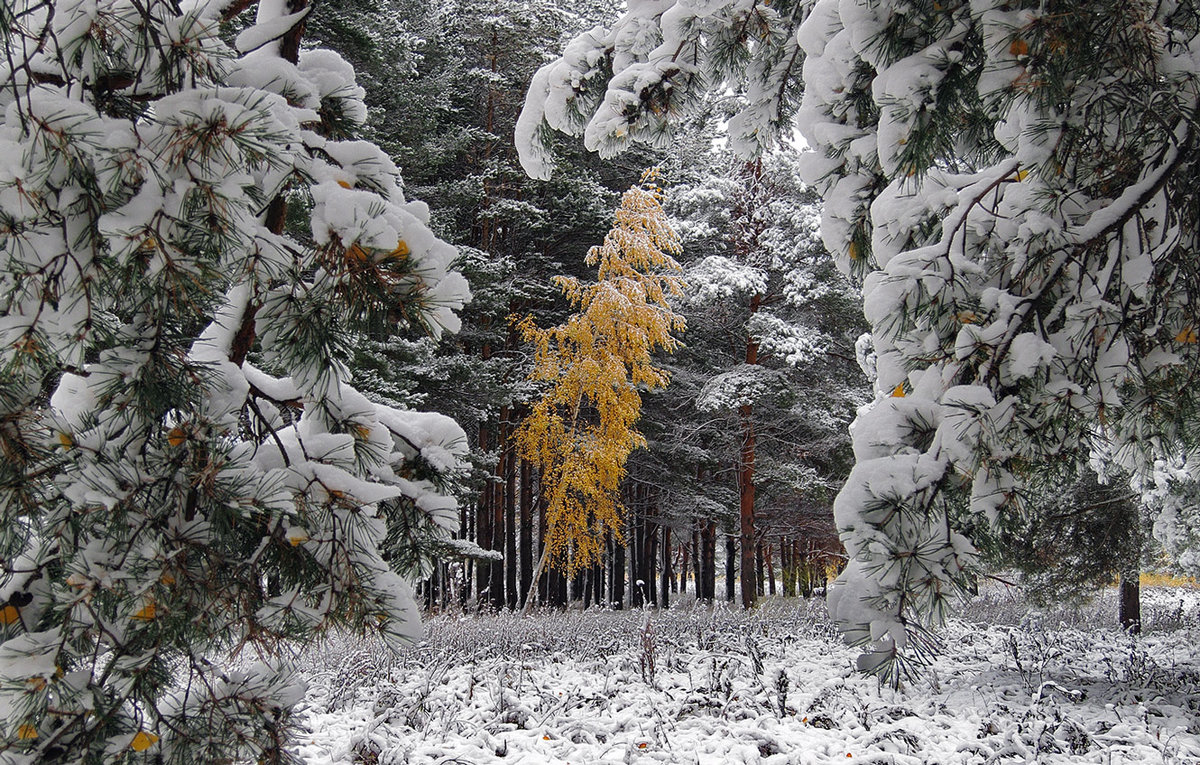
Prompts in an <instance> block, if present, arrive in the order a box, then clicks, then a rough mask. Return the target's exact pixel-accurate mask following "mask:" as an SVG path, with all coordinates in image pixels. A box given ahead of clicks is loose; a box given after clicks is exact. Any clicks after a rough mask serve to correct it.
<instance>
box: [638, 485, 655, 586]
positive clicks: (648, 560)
mask: <svg viewBox="0 0 1200 765" xmlns="http://www.w3.org/2000/svg"><path fill="white" fill-rule="evenodd" d="M647 494H649V492H648V491H647ZM645 523H646V528H645V531H644V533H643V534H642V541H643V542H644V544H645V545H646V546H645V548H643V550H642V574H641V576H640V577H638V578H639V579H641V580H642V588H643V589H644V590H645V591H646V598H647V599H648V600H649V601H650V605H652V606H657V605H658V589H657V588H656V587H655V586H654V584H655V580H656V579H657V577H656V576H655V573H656V572H655V568H656V567H657V563H658V524H655V523H651V522H650V521H649V520H648V519H647V520H646V521H645Z"/></svg>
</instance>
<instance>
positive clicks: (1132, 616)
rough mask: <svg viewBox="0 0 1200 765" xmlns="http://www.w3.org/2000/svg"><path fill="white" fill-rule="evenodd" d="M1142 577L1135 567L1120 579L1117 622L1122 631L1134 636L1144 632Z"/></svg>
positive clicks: (1129, 569) (1124, 573) (1125, 572)
mask: <svg viewBox="0 0 1200 765" xmlns="http://www.w3.org/2000/svg"><path fill="white" fill-rule="evenodd" d="M1140 579H1141V576H1140V575H1139V573H1138V571H1137V570H1136V568H1135V567H1129V568H1128V570H1126V571H1124V572H1122V573H1121V575H1120V578H1119V585H1118V586H1119V588H1120V595H1119V598H1118V600H1117V620H1118V621H1119V622H1120V624H1121V629H1123V630H1125V631H1126V632H1129V633H1131V634H1134V635H1139V634H1141V632H1142V591H1141V582H1140V581H1139V580H1140Z"/></svg>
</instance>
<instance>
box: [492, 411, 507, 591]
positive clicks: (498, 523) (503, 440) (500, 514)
mask: <svg viewBox="0 0 1200 765" xmlns="http://www.w3.org/2000/svg"><path fill="white" fill-rule="evenodd" d="M498 436H499V440H498V441H497V442H496V446H497V447H499V449H500V455H499V461H498V462H497V463H496V473H495V475H494V476H493V478H492V482H491V494H492V549H493V550H496V551H497V552H499V553H501V558H500V560H494V561H492V573H491V575H490V576H489V581H490V584H491V589H490V590H489V593H490V595H491V598H490V600H491V603H492V608H494V609H496V610H497V611H499V610H500V609H502V608H504V603H505V599H504V557H503V553H504V552H505V542H506V540H507V536H506V535H505V528H504V520H505V515H506V513H505V511H506V509H507V508H506V507H505V505H506V504H507V502H506V497H505V494H506V492H505V486H506V484H505V472H506V468H507V464H506V463H507V462H508V457H509V455H510V454H511V453H512V452H511V449H510V445H509V437H508V436H509V433H508V408H507V407H502V408H501V409H500V425H499V432H498Z"/></svg>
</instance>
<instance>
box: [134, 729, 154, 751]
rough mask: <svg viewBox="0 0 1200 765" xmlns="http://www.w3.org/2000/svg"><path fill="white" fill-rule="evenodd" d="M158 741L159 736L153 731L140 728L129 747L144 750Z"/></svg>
mask: <svg viewBox="0 0 1200 765" xmlns="http://www.w3.org/2000/svg"><path fill="white" fill-rule="evenodd" d="M157 742H158V736H156V735H154V734H153V733H147V732H146V731H144V730H139V731H138V732H137V735H136V736H134V737H133V741H130V742H129V748H130V749H132V750H133V751H135V752H144V751H146V750H147V749H149V748H150V747H152V746H154V745H155V744H156V743H157Z"/></svg>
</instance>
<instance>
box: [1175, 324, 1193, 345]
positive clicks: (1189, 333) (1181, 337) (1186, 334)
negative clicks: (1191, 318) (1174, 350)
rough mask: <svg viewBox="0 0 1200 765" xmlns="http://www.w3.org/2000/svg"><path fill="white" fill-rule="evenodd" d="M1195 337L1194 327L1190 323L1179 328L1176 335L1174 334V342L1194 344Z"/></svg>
mask: <svg viewBox="0 0 1200 765" xmlns="http://www.w3.org/2000/svg"><path fill="white" fill-rule="evenodd" d="M1196 339H1197V338H1196V328H1195V327H1193V326H1191V325H1190V324H1189V325H1188V326H1186V327H1184V328H1183V329H1181V330H1179V334H1178V335H1175V342H1177V343H1188V344H1189V345H1193V344H1195V342H1196Z"/></svg>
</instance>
